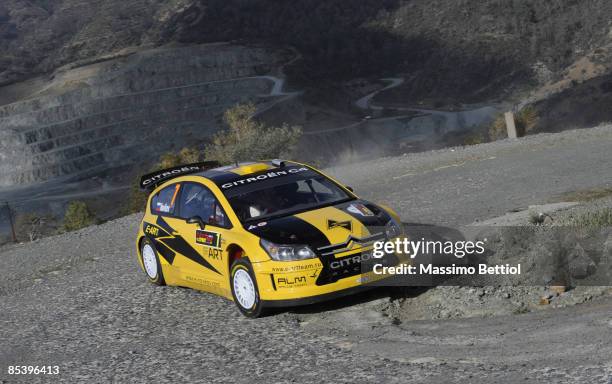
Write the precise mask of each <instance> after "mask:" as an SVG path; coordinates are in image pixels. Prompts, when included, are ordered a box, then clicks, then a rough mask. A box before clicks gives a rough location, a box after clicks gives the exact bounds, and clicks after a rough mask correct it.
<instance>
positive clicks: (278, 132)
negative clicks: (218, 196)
mask: <svg viewBox="0 0 612 384" xmlns="http://www.w3.org/2000/svg"><path fill="white" fill-rule="evenodd" d="M256 111H257V108H256V107H255V105H254V104H250V103H249V104H238V105H236V106H234V107H232V108H230V109H228V110H227V111H225V114H224V116H223V120H224V121H225V123H226V124H227V129H226V130H224V131H222V132H219V133H218V134H217V135H215V137H214V138H213V141H212V144H210V145H208V146H207V147H206V159H207V160H216V161H218V162H220V163H222V164H232V163H238V162H240V161H247V160H263V159H272V158H278V157H284V156H287V155H289V154H290V153H291V152H292V151H293V148H294V147H295V145H296V144H297V142H298V140H299V138H300V136H301V135H302V130H301V128H300V127H295V126H292V127H290V126H288V125H286V124H283V125H282V126H280V127H268V126H266V125H265V124H263V123H261V122H258V121H256V120H255V119H253V116H254V115H255V112H256Z"/></svg>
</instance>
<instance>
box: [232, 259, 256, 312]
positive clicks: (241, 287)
mask: <svg viewBox="0 0 612 384" xmlns="http://www.w3.org/2000/svg"><path fill="white" fill-rule="evenodd" d="M230 271H231V274H230V286H231V288H232V296H233V298H234V303H236V306H237V307H238V309H239V310H240V312H242V314H243V315H245V316H246V317H251V318H255V317H259V316H262V315H263V312H264V308H263V305H262V303H261V299H260V297H259V289H258V288H257V281H256V280H255V274H254V273H253V268H252V267H251V263H250V262H249V260H248V259H245V258H240V259H237V260H236V261H234V262H233V263H232V267H231V269H230Z"/></svg>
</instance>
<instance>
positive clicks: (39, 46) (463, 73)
mask: <svg viewBox="0 0 612 384" xmlns="http://www.w3.org/2000/svg"><path fill="white" fill-rule="evenodd" d="M611 17H612V4H610V2H608V1H606V0H586V1H564V0H550V1H545V2H542V1H535V0H528V1H506V0H487V1H480V0H461V1H455V0H435V1H425V0H413V1H399V0H384V1H380V0H364V1H359V2H356V3H355V4H352V5H351V7H350V8H347V7H346V6H345V2H344V1H341V0H305V1H300V2H280V1H276V0H262V1H257V2H253V1H244V0H173V1H159V0H148V1H147V0H129V1H122V2H120V1H116V0H111V1H105V2H97V3H91V2H88V1H83V0H56V1H48V0H37V1H25V0H7V1H5V2H3V4H2V5H0V52H3V55H2V56H0V73H1V75H0V83H5V84H6V83H8V82H12V81H14V80H16V79H23V78H25V77H28V76H31V75H32V74H35V73H41V72H49V71H50V70H52V69H54V68H57V67H58V66H61V65H65V64H69V63H75V62H80V61H83V60H91V59H94V58H98V57H100V56H104V55H109V54H119V53H120V52H122V50H123V49H126V48H128V47H133V46H142V45H146V46H148V45H156V44H160V43H167V42H172V41H181V42H187V43H194V42H196V43H201V42H212V41H228V40H236V39H243V40H250V41H253V40H256V41H260V42H261V41H266V42H269V43H273V44H278V45H283V46H285V45H290V46H294V47H295V48H296V49H297V50H298V51H299V52H300V53H301V54H302V55H303V59H302V60H299V61H296V62H295V63H294V65H293V66H292V67H291V70H290V73H291V75H292V78H293V79H294V80H301V81H302V82H307V83H308V84H312V83H311V80H313V79H316V80H325V81H330V80H331V81H336V80H341V79H343V80H344V79H349V78H355V77H361V76H376V77H381V76H382V75H385V74H397V73H403V74H406V77H407V78H408V81H407V82H406V83H405V84H404V86H403V87H401V88H398V89H396V90H395V94H396V96H397V95H401V96H402V97H404V98H406V97H408V98H412V99H414V100H419V99H422V98H435V99H443V98H451V99H454V100H456V99H459V101H460V102H470V101H483V100H486V99H490V98H491V97H502V96H504V95H506V94H507V93H508V92H509V91H512V90H516V89H522V88H524V87H528V88H529V87H533V86H534V85H538V84H545V83H547V82H550V81H558V80H559V79H561V78H563V77H564V76H565V75H566V74H567V73H565V71H566V70H567V69H568V67H569V66H571V65H572V64H573V63H575V62H576V61H578V60H580V59H581V58H584V57H588V58H589V60H590V61H591V62H592V65H597V64H598V62H600V63H602V64H603V65H604V66H605V67H606V68H605V70H606V71H607V70H609V68H607V62H609V60H608V59H609V58H610V57H611V56H610V52H609V50H608V48H609V47H608V45H609V44H610V43H611V41H612V40H611V32H610V31H611V29H610V28H611V25H610V21H609V20H610V19H611ZM392 96H393V94H392Z"/></svg>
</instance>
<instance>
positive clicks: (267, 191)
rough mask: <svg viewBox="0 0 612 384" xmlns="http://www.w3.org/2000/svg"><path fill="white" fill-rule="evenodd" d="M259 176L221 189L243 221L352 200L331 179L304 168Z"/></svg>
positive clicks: (257, 219)
mask: <svg viewBox="0 0 612 384" xmlns="http://www.w3.org/2000/svg"><path fill="white" fill-rule="evenodd" d="M269 174H270V173H268V174H264V175H269ZM261 176H263V175H260V178H257V177H250V178H248V179H244V180H245V181H253V182H248V183H236V182H235V183H233V184H232V185H229V184H228V185H227V186H228V189H227V190H224V191H223V192H224V193H225V196H226V197H227V199H228V201H229V203H230V205H231V206H232V208H233V209H234V212H235V213H236V215H237V216H238V218H239V219H240V221H241V222H243V223H246V222H253V221H260V220H264V219H267V218H271V217H279V216H286V215H291V214H294V213H297V212H301V211H308V210H311V209H316V208H319V207H324V206H329V205H333V204H336V203H340V202H343V201H347V200H350V199H353V197H352V196H350V195H349V194H347V193H346V192H345V191H344V190H343V189H342V188H340V187H339V186H338V185H336V184H335V183H334V182H333V181H331V180H329V179H328V178H326V177H325V176H323V175H321V174H319V173H317V172H314V171H311V170H306V169H304V168H301V172H296V173H293V174H291V173H289V174H287V175H282V176H279V177H265V178H264V177H261ZM236 184H238V185H236Z"/></svg>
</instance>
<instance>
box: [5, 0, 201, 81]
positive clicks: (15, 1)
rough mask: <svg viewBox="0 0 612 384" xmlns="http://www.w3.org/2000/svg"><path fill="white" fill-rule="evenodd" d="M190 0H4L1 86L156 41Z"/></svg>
mask: <svg viewBox="0 0 612 384" xmlns="http://www.w3.org/2000/svg"><path fill="white" fill-rule="evenodd" d="M187 3H189V1H188V0H170V1H164V0H129V1H118V0H110V1H94V2H92V1H87V0H52V1H50V0H33V1H26V0H3V1H2V2H0V85H2V84H8V83H11V82H14V81H17V80H22V79H24V78H27V77H29V76H32V75H34V74H37V73H48V72H51V71H52V70H54V69H55V68H57V67H58V66H61V65H65V64H69V63H74V62H78V61H80V60H84V59H92V58H95V57H98V56H101V55H108V54H113V53H115V52H118V51H120V50H121V49H123V48H126V47H131V46H142V45H145V46H146V45H150V44H155V43H156V41H157V39H158V35H159V33H158V30H159V28H160V25H163V24H164V22H165V20H166V19H167V18H168V17H170V15H172V14H173V13H174V12H176V11H177V10H180V9H182V8H183V7H184V6H185V5H186V4H187Z"/></svg>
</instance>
